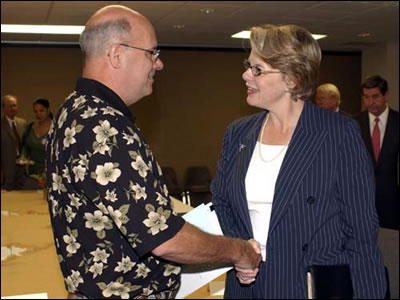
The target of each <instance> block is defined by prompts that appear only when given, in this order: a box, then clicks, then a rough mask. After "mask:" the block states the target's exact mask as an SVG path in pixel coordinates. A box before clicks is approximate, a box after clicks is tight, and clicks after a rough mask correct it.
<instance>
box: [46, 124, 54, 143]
mask: <svg viewBox="0 0 400 300" xmlns="http://www.w3.org/2000/svg"><path fill="white" fill-rule="evenodd" d="M53 131H54V121H53V122H51V124H50V128H49V131H48V132H47V135H48V136H50V135H51V134H52V133H53ZM48 141H49V139H47V141H46V146H47V143H48Z"/></svg>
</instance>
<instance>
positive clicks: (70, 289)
mask: <svg viewBox="0 0 400 300" xmlns="http://www.w3.org/2000/svg"><path fill="white" fill-rule="evenodd" d="M64 280H65V284H66V286H67V290H68V292H70V293H75V292H76V291H77V289H76V287H75V286H74V284H73V282H72V278H71V276H68V277H67V278H65V279H64Z"/></svg>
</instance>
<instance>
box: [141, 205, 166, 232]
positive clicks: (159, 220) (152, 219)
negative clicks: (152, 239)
mask: <svg viewBox="0 0 400 300" xmlns="http://www.w3.org/2000/svg"><path fill="white" fill-rule="evenodd" d="M147 217H148V219H146V220H144V221H143V224H144V225H146V226H147V227H149V228H150V230H149V231H150V232H151V234H152V235H156V234H157V233H159V232H160V231H164V230H165V229H167V228H168V225H167V224H166V222H167V219H166V217H165V216H164V215H163V214H159V213H157V212H155V211H151V212H149V214H148V215H147Z"/></svg>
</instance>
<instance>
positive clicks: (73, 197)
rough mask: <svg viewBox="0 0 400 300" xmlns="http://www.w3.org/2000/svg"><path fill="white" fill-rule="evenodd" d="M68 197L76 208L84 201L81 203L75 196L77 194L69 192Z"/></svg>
mask: <svg viewBox="0 0 400 300" xmlns="http://www.w3.org/2000/svg"><path fill="white" fill-rule="evenodd" d="M68 198H69V199H70V200H71V206H75V207H76V209H79V206H81V205H82V203H80V199H79V198H78V197H77V196H75V194H68Z"/></svg>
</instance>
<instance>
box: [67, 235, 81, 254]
mask: <svg viewBox="0 0 400 300" xmlns="http://www.w3.org/2000/svg"><path fill="white" fill-rule="evenodd" d="M63 240H64V242H65V243H67V251H68V253H70V254H74V253H76V251H77V250H78V249H79V248H80V247H81V244H79V243H77V242H76V238H75V237H74V236H72V235H64V236H63Z"/></svg>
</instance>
